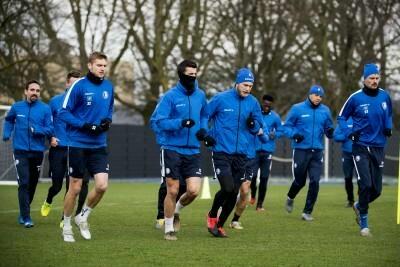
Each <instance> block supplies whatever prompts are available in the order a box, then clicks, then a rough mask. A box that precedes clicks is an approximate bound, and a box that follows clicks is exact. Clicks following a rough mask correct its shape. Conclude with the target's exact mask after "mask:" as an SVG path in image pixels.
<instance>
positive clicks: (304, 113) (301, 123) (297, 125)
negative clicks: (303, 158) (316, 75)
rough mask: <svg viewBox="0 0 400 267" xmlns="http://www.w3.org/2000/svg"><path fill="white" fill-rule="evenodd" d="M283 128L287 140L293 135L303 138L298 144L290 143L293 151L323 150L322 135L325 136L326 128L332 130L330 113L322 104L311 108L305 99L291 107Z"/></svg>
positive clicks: (308, 101)
mask: <svg viewBox="0 0 400 267" xmlns="http://www.w3.org/2000/svg"><path fill="white" fill-rule="evenodd" d="M284 127H285V134H286V135H287V136H288V137H289V138H293V136H294V135H295V134H301V135H302V136H303V137H304V140H303V141H302V142H300V143H296V142H294V140H293V141H292V147H293V148H294V149H295V148H299V149H324V139H323V136H324V133H325V134H326V130H327V129H328V128H333V123H332V118H331V111H330V109H329V108H328V107H327V106H325V105H323V104H319V105H318V107H313V106H312V104H311V102H310V100H309V99H308V98H307V99H306V100H305V101H303V102H300V103H297V104H295V105H293V106H292V107H291V109H290V110H289V113H288V115H287V117H286V121H285V124H284Z"/></svg>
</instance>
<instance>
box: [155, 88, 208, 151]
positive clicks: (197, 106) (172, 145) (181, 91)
mask: <svg viewBox="0 0 400 267" xmlns="http://www.w3.org/2000/svg"><path fill="white" fill-rule="evenodd" d="M195 86H196V88H195V90H194V92H193V93H192V94H190V95H188V94H187V93H186V89H185V88H184V87H183V86H182V84H181V83H180V82H178V83H177V85H176V86H174V87H172V88H171V89H170V90H169V91H168V92H166V93H165V95H164V96H163V97H162V99H161V100H160V102H159V103H158V105H157V107H156V109H155V111H154V114H153V116H152V118H151V120H150V123H151V126H152V129H153V131H154V132H155V134H156V136H157V138H158V140H157V141H158V142H159V144H161V147H162V148H165V149H170V150H174V151H176V152H178V153H181V154H186V155H193V154H198V153H200V142H199V140H197V138H196V133H197V131H198V130H200V128H204V129H206V130H207V129H208V127H207V120H208V119H207V110H206V107H207V100H206V96H205V93H204V91H203V90H201V89H199V88H198V85H197V82H196V84H195ZM184 119H192V120H194V122H195V125H194V126H193V127H191V128H187V127H182V120H184Z"/></svg>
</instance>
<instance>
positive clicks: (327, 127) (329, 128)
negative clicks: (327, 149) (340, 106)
mask: <svg viewBox="0 0 400 267" xmlns="http://www.w3.org/2000/svg"><path fill="white" fill-rule="evenodd" d="M326 113H327V114H326V117H327V118H326V120H325V121H324V133H325V135H326V137H328V138H329V139H331V138H332V137H333V131H334V128H333V121H332V116H331V111H330V109H329V108H327V109H326Z"/></svg>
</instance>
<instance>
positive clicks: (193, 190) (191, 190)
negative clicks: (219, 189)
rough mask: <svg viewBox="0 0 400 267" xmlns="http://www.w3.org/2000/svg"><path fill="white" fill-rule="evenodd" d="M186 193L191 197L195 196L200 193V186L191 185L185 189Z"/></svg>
mask: <svg viewBox="0 0 400 267" xmlns="http://www.w3.org/2000/svg"><path fill="white" fill-rule="evenodd" d="M186 193H187V194H188V195H189V196H191V197H197V196H198V195H199V193H200V188H197V187H192V188H188V189H187V190H186Z"/></svg>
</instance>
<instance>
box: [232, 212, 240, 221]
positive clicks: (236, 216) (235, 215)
mask: <svg viewBox="0 0 400 267" xmlns="http://www.w3.org/2000/svg"><path fill="white" fill-rule="evenodd" d="M239 218H240V215H237V214H236V212H235V214H234V215H233V218H232V222H238V221H239Z"/></svg>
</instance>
